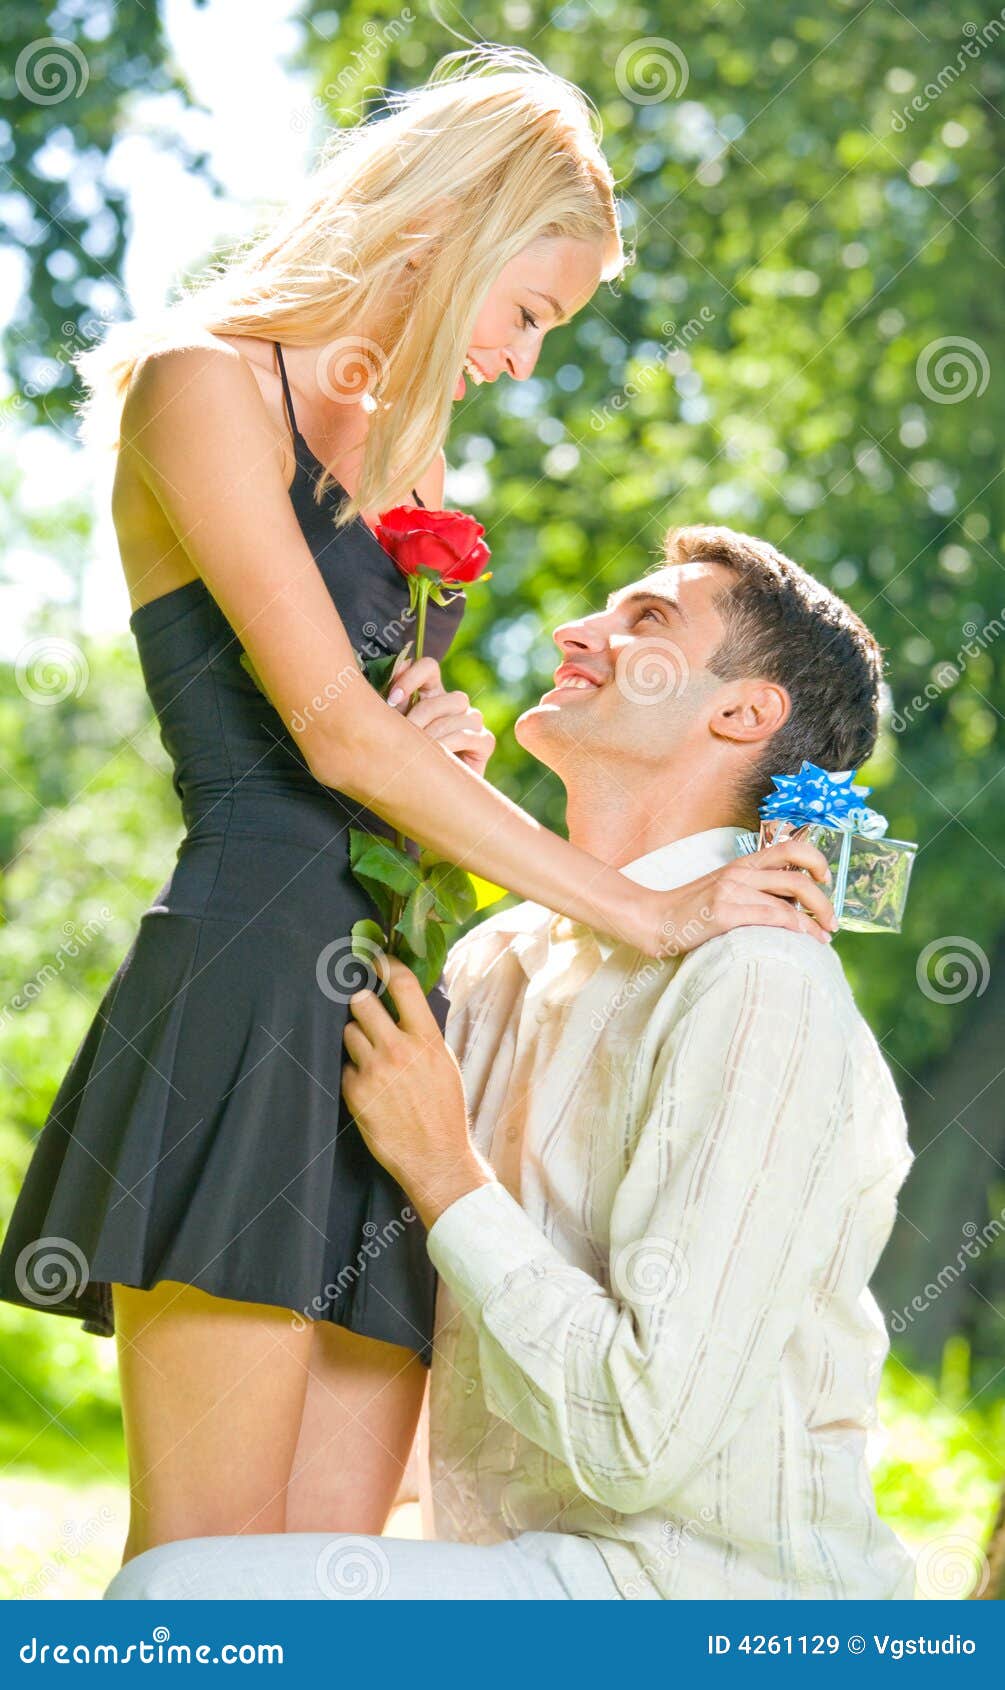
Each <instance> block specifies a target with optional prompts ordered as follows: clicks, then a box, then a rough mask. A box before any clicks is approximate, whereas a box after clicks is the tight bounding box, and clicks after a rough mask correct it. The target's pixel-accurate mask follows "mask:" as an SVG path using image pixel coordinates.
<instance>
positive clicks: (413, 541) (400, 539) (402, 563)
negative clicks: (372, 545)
mask: <svg viewBox="0 0 1005 1690" xmlns="http://www.w3.org/2000/svg"><path fill="white" fill-rule="evenodd" d="M484 533H485V529H484V528H483V527H482V524H481V523H480V522H476V521H475V519H474V517H473V516H467V515H466V514H465V512H464V511H431V510H426V509H425V508H424V507H423V506H422V505H395V506H394V508H393V510H389V511H384V513H383V515H382V516H381V518H380V521H379V523H378V524H377V529H376V534H377V538H378V540H379V541H380V543H381V545H382V546H383V548H384V550H385V551H386V552H389V553H390V555H391V557H392V558H393V559H394V563H395V566H396V568H398V569H400V570H401V573H402V575H418V574H419V573H420V572H421V571H424V570H429V571H432V572H434V573H435V574H436V575H438V576H439V578H440V580H441V581H442V582H444V584H445V585H448V586H459V585H461V584H462V583H464V582H467V581H476V580H477V579H478V577H479V575H480V574H481V573H482V570H483V569H484V568H485V565H486V564H487V563H488V561H489V557H490V555H491V554H490V552H489V548H488V546H487V545H486V544H485V541H484V539H483V538H482V536H483V534H484Z"/></svg>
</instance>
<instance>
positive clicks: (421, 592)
mask: <svg viewBox="0 0 1005 1690" xmlns="http://www.w3.org/2000/svg"><path fill="white" fill-rule="evenodd" d="M431 586H432V582H431V581H430V580H429V578H428V577H427V576H423V575H410V576H409V577H408V590H409V596H410V598H411V601H412V603H411V609H412V610H413V611H414V612H415V662H416V663H418V661H419V658H420V657H421V656H422V653H423V648H424V646H425V642H426V608H427V606H428V604H429V589H430V587H431ZM418 696H419V694H418V693H417V692H413V694H412V696H411V698H410V699H409V701H408V708H409V709H410V710H411V708H412V705H413V704H414V703H415V701H416V699H417V698H418ZM394 843H395V844H396V845H397V847H398V850H399V851H404V850H405V849H406V847H407V844H408V841H407V840H406V838H405V835H404V834H403V833H396V834H395V836H394ZM404 907H405V900H404V898H403V896H402V894H401V893H400V892H392V894H391V913H390V915H389V917H388V929H387V937H388V949H389V951H390V954H391V956H394V954H395V940H394V930H395V928H396V927H397V925H398V922H399V921H400V920H401V912H402V910H403V909H404Z"/></svg>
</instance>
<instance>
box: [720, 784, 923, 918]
mask: <svg viewBox="0 0 1005 1690" xmlns="http://www.w3.org/2000/svg"><path fill="white" fill-rule="evenodd" d="M772 781H773V784H774V787H775V790H774V792H772V793H769V795H768V797H767V798H765V799H764V801H763V803H762V804H761V805H760V816H761V826H760V831H759V832H758V833H750V832H744V833H742V834H741V835H740V836H739V837H738V839H737V848H738V851H740V852H743V853H749V852H753V851H759V850H761V849H763V848H766V847H767V846H768V845H775V844H777V843H778V842H779V841H780V840H783V839H790V838H800V839H808V840H809V842H810V843H811V844H812V845H815V846H816V847H817V849H818V850H820V851H822V852H823V854H824V856H825V857H826V858H827V862H828V865H829V867H830V871H831V874H832V876H833V882H832V885H831V886H830V888H829V889H828V890H829V893H830V898H831V902H832V904H833V906H834V913H835V915H836V916H837V917H838V920H839V922H840V925H841V928H842V929H843V930H845V931H848V932H852V933H899V932H900V926H901V921H902V919H903V915H904V906H905V904H906V902H907V888H908V883H909V881H910V878H911V869H912V867H913V864H914V857H915V853H916V851H917V849H918V847H917V845H916V844H913V843H911V841H909V840H906V839H888V838H887V837H886V829H887V820H886V817H885V816H882V815H880V814H879V812H878V811H876V810H871V809H869V808H868V806H867V805H865V804H863V803H862V800H863V799H864V798H867V797H868V796H869V794H870V792H871V790H872V789H871V788H870V787H868V786H856V785H855V784H854V782H855V771H854V770H850V769H849V770H842V771H840V772H838V773H831V772H829V771H828V770H826V769H820V768H818V767H817V766H816V764H815V763H808V762H804V763H803V765H802V768H801V769H800V771H799V773H798V774H797V775H773V776H772Z"/></svg>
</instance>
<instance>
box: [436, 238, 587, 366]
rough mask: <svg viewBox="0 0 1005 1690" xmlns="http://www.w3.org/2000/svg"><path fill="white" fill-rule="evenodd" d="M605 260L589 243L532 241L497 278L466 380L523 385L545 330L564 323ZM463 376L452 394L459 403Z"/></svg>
mask: <svg viewBox="0 0 1005 1690" xmlns="http://www.w3.org/2000/svg"><path fill="white" fill-rule="evenodd" d="M603 260H604V255H603V251H602V249H601V247H600V245H599V244H597V243H594V242H593V241H578V240H573V239H572V238H571V237H569V236H566V235H561V236H546V237H542V238H541V239H540V240H536V241H531V243H530V245H529V246H525V247H524V249H523V251H522V252H520V253H518V254H517V256H516V258H513V259H511V260H510V262H509V263H508V264H507V265H506V266H505V268H504V269H502V270H501V271H500V272H499V275H498V276H497V277H496V279H495V281H494V282H493V284H492V286H491V288H490V289H489V291H488V294H487V295H486V298H485V302H484V304H483V305H482V308H481V310H480V311H479V313H478V317H477V320H476V322H475V326H474V328H473V329H472V331H471V341H470V343H469V345H468V351H467V357H466V358H465V361H464V370H465V374H466V375H467V376H468V377H469V378H470V379H471V380H472V381H473V382H475V383H476V384H479V383H481V382H483V381H495V380H497V378H498V377H499V376H501V375H503V374H504V373H505V374H509V375H510V376H512V377H513V379H514V381H526V379H527V377H528V376H529V375H531V374H532V373H533V370H534V365H535V364H536V363H537V355H538V353H539V352H540V350H541V342H542V341H543V339H544V337H545V335H546V334H547V332H548V330H549V329H551V328H554V327H555V325H556V324H557V323H567V322H568V321H569V318H570V317H573V316H574V315H575V313H576V312H577V311H578V310H579V309H580V307H581V306H583V305H585V304H586V302H587V300H588V299H590V298H592V296H593V294H594V293H595V292H596V289H597V285H598V283H599V281H600V272H601V270H602V268H603ZM466 390H467V385H466V382H465V379H464V376H463V375H462V376H460V377H459V378H458V381H457V386H456V388H455V389H454V398H455V399H463V398H464V394H465V392H466Z"/></svg>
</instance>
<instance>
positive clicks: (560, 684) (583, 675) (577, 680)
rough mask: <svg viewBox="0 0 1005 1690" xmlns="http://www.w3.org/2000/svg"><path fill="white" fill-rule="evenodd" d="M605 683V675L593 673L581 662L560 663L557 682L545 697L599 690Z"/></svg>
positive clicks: (556, 675) (556, 672)
mask: <svg viewBox="0 0 1005 1690" xmlns="http://www.w3.org/2000/svg"><path fill="white" fill-rule="evenodd" d="M603 685H604V677H603V676H601V675H595V674H593V672H592V670H590V669H587V668H586V667H585V666H584V665H583V664H581V663H560V664H559V666H558V668H557V669H556V670H555V684H554V686H553V687H552V689H551V691H550V692H546V693H545V694H544V697H545V698H552V697H554V695H555V694H556V693H568V692H597V691H598V690H599V689H600V688H601V687H602V686H603Z"/></svg>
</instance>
